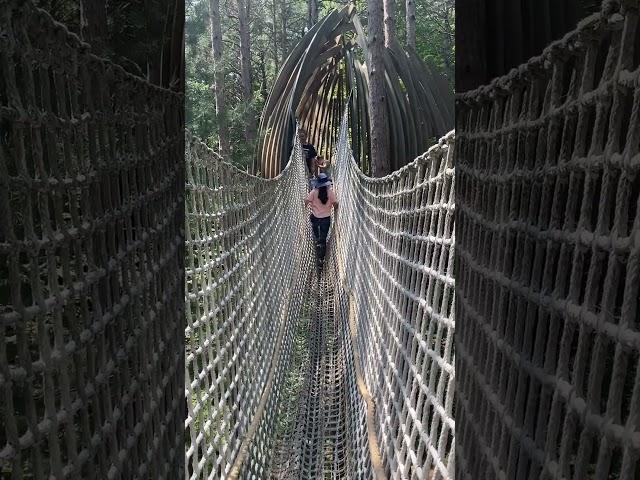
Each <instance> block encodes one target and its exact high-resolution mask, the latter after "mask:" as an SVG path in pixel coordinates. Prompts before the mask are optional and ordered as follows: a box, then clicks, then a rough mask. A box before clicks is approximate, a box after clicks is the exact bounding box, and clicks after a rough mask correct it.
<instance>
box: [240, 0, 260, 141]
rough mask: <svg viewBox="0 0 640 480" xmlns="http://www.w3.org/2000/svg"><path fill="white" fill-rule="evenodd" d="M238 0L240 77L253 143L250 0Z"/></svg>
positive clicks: (248, 133)
mask: <svg viewBox="0 0 640 480" xmlns="http://www.w3.org/2000/svg"><path fill="white" fill-rule="evenodd" d="M237 1H238V21H239V25H240V28H239V29H240V77H241V80H242V97H243V100H244V101H245V102H246V103H247V113H246V115H247V118H246V126H245V139H246V140H247V142H250V143H252V142H253V140H254V139H255V136H256V135H255V133H256V132H255V123H256V122H255V119H254V118H253V117H254V115H253V108H252V106H253V105H252V102H253V86H252V82H251V37H250V34H249V1H250V0H237Z"/></svg>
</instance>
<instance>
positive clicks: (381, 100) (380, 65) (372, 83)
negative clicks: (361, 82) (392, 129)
mask: <svg viewBox="0 0 640 480" xmlns="http://www.w3.org/2000/svg"><path fill="white" fill-rule="evenodd" d="M367 5H368V12H369V25H368V40H369V42H368V43H369V52H368V53H369V58H368V59H367V66H368V69H369V124H370V131H371V154H370V155H371V171H372V174H373V176H375V177H382V176H384V175H386V174H387V173H389V154H388V152H389V138H388V137H389V135H388V128H389V127H388V125H387V115H386V98H385V72H384V7H383V4H382V0H368V1H367Z"/></svg>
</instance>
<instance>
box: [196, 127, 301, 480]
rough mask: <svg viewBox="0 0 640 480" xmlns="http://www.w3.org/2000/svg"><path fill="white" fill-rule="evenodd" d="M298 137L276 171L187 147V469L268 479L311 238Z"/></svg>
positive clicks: (220, 475)
mask: <svg viewBox="0 0 640 480" xmlns="http://www.w3.org/2000/svg"><path fill="white" fill-rule="evenodd" d="M301 155H302V150H301V146H300V144H299V141H298V140H297V135H296V140H295V144H294V149H293V152H292V157H291V160H290V162H289V164H288V165H287V167H286V168H285V170H284V171H283V172H282V173H281V174H280V175H279V176H278V177H276V178H275V179H270V180H266V179H264V178H258V177H254V176H251V175H248V174H246V173H244V172H242V171H240V170H238V169H237V168H235V167H233V166H231V165H229V164H227V163H225V162H223V161H222V160H221V159H220V158H219V157H218V156H217V155H216V154H215V153H214V152H212V151H211V150H209V149H208V148H206V147H205V146H204V145H202V144H201V143H199V142H197V141H193V142H190V143H189V148H188V149H187V154H186V161H187V191H186V242H185V245H186V260H185V262H186V278H185V280H186V302H187V307H186V318H187V326H186V340H185V350H186V352H185V354H186V361H185V368H186V378H185V393H186V396H187V409H188V415H187V418H186V422H185V427H186V432H187V433H186V436H187V439H186V465H185V467H186V478H190V479H200V478H203V479H204V478H230V479H232V478H266V476H267V474H268V467H269V464H270V461H271V456H272V454H273V452H272V450H273V438H274V436H275V430H276V427H277V425H276V420H277V419H276V417H277V412H278V409H279V407H278V403H279V398H280V394H281V386H282V383H283V380H284V377H285V376H286V372H287V369H288V368H289V363H290V361H289V360H290V356H291V351H292V337H293V332H294V328H295V326H296V323H297V322H298V321H299V319H300V315H301V314H302V307H303V303H304V301H305V296H306V295H307V293H306V292H308V288H309V282H310V281H311V272H312V266H313V258H312V256H313V246H312V243H311V229H310V226H309V221H308V216H307V214H306V210H305V207H304V203H303V199H304V197H305V196H306V193H307V190H306V185H307V181H306V176H305V171H304V164H303V161H302V157H301Z"/></svg>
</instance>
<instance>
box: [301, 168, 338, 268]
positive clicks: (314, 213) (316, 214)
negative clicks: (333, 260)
mask: <svg viewBox="0 0 640 480" xmlns="http://www.w3.org/2000/svg"><path fill="white" fill-rule="evenodd" d="M331 186H332V182H331V179H330V178H329V177H328V176H327V174H326V173H320V174H319V175H318V178H317V179H316V180H315V181H314V182H313V190H311V191H310V192H309V194H308V195H307V198H305V200H304V203H305V205H309V206H310V207H311V216H310V220H311V227H312V229H313V237H314V239H315V241H316V252H317V255H318V266H319V267H322V264H323V262H324V256H325V253H326V250H327V234H328V233H329V227H331V209H332V207H333V208H338V199H337V198H336V194H335V193H334V191H333V189H332V188H331Z"/></svg>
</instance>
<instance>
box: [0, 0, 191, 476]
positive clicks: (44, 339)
mask: <svg viewBox="0 0 640 480" xmlns="http://www.w3.org/2000/svg"><path fill="white" fill-rule="evenodd" d="M0 32H2V33H1V34H0V232H1V233H0V296H1V300H0V303H1V305H2V306H1V310H0V395H1V400H0V419H1V421H0V477H2V478H13V479H21V478H37V479H44V478H57V479H63V478H168V479H175V478H179V477H180V476H181V475H182V474H183V473H182V469H181V468H179V467H180V465H181V455H182V451H183V450H182V449H183V446H184V440H183V431H184V426H183V423H182V420H183V413H182V412H183V408H184V403H183V402H184V390H183V385H184V378H183V371H182V369H181V368H180V366H181V364H182V361H183V342H182V335H183V331H184V296H183V291H182V288H183V278H182V272H183V268H184V266H183V264H182V244H183V238H182V232H181V230H182V228H183V225H184V208H183V206H184V178H183V177H182V175H181V172H182V169H181V168H180V166H181V165H182V162H183V158H184V157H183V152H184V146H183V145H184V143H183V142H184V127H183V123H182V110H183V109H182V103H183V102H182V98H181V96H180V95H176V94H174V93H171V92H168V91H165V90H162V89H159V88H155V87H153V86H151V85H150V84H149V83H147V82H145V81H143V80H141V79H138V78H135V77H133V76H131V75H129V74H127V73H125V71H124V70H123V69H122V68H120V67H118V66H116V65H114V64H112V63H110V62H108V61H105V60H104V59H100V58H98V57H96V56H94V55H92V54H91V53H90V51H89V48H88V45H86V44H83V43H82V42H81V41H80V40H79V39H78V38H77V37H76V36H74V35H72V34H70V33H69V32H68V31H67V30H66V29H65V27H63V26H62V25H60V24H57V23H55V22H54V21H53V20H52V19H51V17H50V16H49V15H48V14H47V13H45V12H44V11H42V10H39V9H36V8H34V7H33V5H32V4H31V2H24V1H9V2H2V6H1V8H0Z"/></svg>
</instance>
